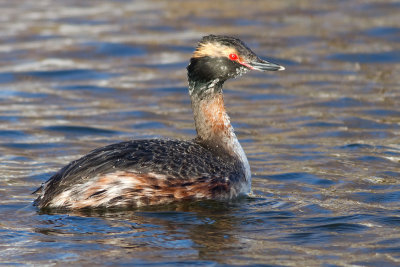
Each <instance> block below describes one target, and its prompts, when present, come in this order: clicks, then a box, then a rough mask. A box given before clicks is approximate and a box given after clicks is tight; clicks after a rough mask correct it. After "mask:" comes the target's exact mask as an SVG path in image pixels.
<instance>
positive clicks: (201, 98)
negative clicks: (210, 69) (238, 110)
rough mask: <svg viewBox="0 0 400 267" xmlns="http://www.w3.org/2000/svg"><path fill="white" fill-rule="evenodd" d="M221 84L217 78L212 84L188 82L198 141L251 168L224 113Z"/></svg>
mask: <svg viewBox="0 0 400 267" xmlns="http://www.w3.org/2000/svg"><path fill="white" fill-rule="evenodd" d="M222 85H223V82H220V81H219V80H218V79H215V80H213V81H209V82H198V81H192V80H190V81H189V93H190V96H191V100H192V109H193V113H194V121H195V126H196V131H197V138H196V140H197V141H198V142H199V143H201V144H203V145H205V146H206V147H208V148H209V149H211V150H214V151H216V152H221V153H224V154H228V155H230V156H233V157H235V158H237V159H239V160H240V161H241V162H243V163H245V164H247V165H248V162H247V158H246V155H245V154H244V151H243V149H242V147H241V145H240V144H239V141H238V139H237V137H236V135H235V133H234V130H233V127H232V125H231V123H230V120H229V116H228V114H227V113H226V110H225V106H224V98H223V95H222Z"/></svg>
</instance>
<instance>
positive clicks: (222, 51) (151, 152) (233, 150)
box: [35, 35, 284, 209]
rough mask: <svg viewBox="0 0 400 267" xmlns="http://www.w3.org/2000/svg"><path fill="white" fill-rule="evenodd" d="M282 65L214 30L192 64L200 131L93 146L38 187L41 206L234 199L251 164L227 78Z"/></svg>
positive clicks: (244, 190) (247, 186)
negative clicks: (230, 106) (233, 119)
mask: <svg viewBox="0 0 400 267" xmlns="http://www.w3.org/2000/svg"><path fill="white" fill-rule="evenodd" d="M252 69H254V70H261V71H264V70H272V71H276V70H283V69H284V68H283V67H282V66H280V65H277V64H274V63H270V62H267V61H264V60H261V59H260V58H258V57H257V56H256V55H255V54H254V53H253V52H252V51H251V50H250V49H249V48H248V47H247V46H246V45H245V44H244V43H243V42H242V41H240V40H239V39H237V38H233V37H228V36H216V35H209V36H205V37H203V39H202V40H201V41H200V42H199V44H198V46H197V48H196V50H195V52H194V53H193V56H192V58H191V60H190V63H189V65H188V67H187V70H188V80H189V94H190V96H191V100H192V109H193V113H194V120H195V126H196V131H197V137H196V138H195V139H194V140H189V141H181V140H168V139H149V140H132V141H127V142H121V143H117V144H112V145H108V146H105V147H102V148H98V149H96V150H93V151H92V152H90V153H89V154H87V155H85V156H83V157H82V158H80V159H78V160H75V161H73V162H71V163H69V164H68V165H67V166H65V167H64V168H62V169H61V170H60V171H58V172H57V173H56V174H54V175H53V176H52V177H51V178H50V179H49V180H48V181H47V182H46V183H44V184H43V185H42V186H41V187H40V188H38V190H36V191H35V192H37V193H39V196H38V198H37V199H36V200H35V205H37V206H38V207H39V208H67V209H81V208H96V207H105V208H110V207H139V206H144V205H155V204H165V203H170V202H173V201H178V200H185V199H188V200H194V199H218V200H227V199H232V198H235V197H238V196H241V195H247V194H249V193H250V192H251V172H250V166H249V163H248V161H247V157H246V155H245V153H244V151H243V149H242V147H241V145H240V144H239V141H238V139H237V138H236V135H235V133H234V131H233V128H232V126H231V124H230V120H229V117H228V115H227V113H226V111H225V107H224V101H223V95H222V85H223V83H224V82H225V81H226V80H227V79H229V78H234V77H236V76H238V75H241V74H243V73H245V72H247V71H249V70H252Z"/></svg>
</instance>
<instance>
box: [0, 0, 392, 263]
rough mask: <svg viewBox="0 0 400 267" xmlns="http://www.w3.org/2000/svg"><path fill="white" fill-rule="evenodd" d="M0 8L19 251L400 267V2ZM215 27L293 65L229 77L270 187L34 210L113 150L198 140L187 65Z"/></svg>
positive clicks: (1, 242)
mask: <svg viewBox="0 0 400 267" xmlns="http://www.w3.org/2000/svg"><path fill="white" fill-rule="evenodd" d="M0 6H1V9H2V16H1V18H0V21H1V23H0V29H1V32H2V34H1V36H0V88H1V90H0V217H1V220H0V247H1V249H0V263H1V264H3V265H56V264H59V265H67V264H73V265H85V264H99V265H146V266H153V265H154V266H168V265H169V266H192V265H197V266H216V265H217V266H219V265H220V266H230V265H244V266H253V265H256V264H260V265H261V264H266V265H270V266H299V265H303V266H318V265H322V266H348V265H357V266H377V265H381V266H398V265H399V264H400V249H399V248H400V234H399V233H400V209H399V207H400V180H399V179H400V138H399V136H400V108H399V103H400V75H399V73H400V64H399V63H400V57H399V55H400V38H399V36H400V35H399V33H400V23H399V19H398V14H399V12H400V4H399V3H398V2H395V1H393V2H391V1H377V0H376V1H375V0H370V1H357V0H356V1H339V0H337V1H294V2H290V1H268V3H267V2H265V1H242V2H239V1H220V2H219V3H218V5H217V4H216V3H215V1H178V0H177V1H168V3H167V2H164V1H105V0H96V1H85V2H82V1H66V0H60V1H48V0H38V1H23V2H20V1H14V2H13V1H3V2H2V3H0ZM209 33H214V34H229V35H236V36H238V37H240V38H241V39H243V40H244V41H245V42H246V43H247V44H248V45H249V46H250V47H251V48H253V50H254V51H255V52H256V53H257V54H259V55H260V56H261V57H264V58H267V59H270V60H272V61H275V62H277V63H280V64H282V65H284V66H285V67H286V71H284V72H279V73H250V74H248V75H246V76H245V77H242V78H240V79H235V80H231V81H228V82H227V83H226V84H225V87H224V88H225V100H226V104H227V109H228V111H229V114H230V117H231V119H232V123H233V125H234V127H235V129H236V132H237V135H238V137H239V139H240V141H241V144H242V146H243V148H244V150H245V151H246V154H247V155H248V158H249V161H250V165H251V168H252V174H253V190H254V194H255V197H254V198H250V199H242V200H237V201H233V202H230V203H219V202H212V201H210V202H208V201H206V202H197V203H190V202H189V203H179V204H176V205H169V206H162V207H151V208H144V209H140V210H134V211H132V210H130V211H97V212H88V211H87V212H57V213H48V212H47V213H46V212H40V211H38V210H37V209H35V208H34V207H32V201H33V199H34V198H35V197H34V195H31V192H32V191H34V190H35V189H36V188H37V187H38V186H39V185H40V184H41V183H42V182H44V181H46V180H47V179H48V178H49V177H50V176H51V175H52V174H53V173H54V172H55V171H57V170H58V169H59V168H61V167H62V166H63V165H65V164H66V163H68V162H69V161H71V160H74V159H76V158H77V157H79V156H81V155H84V154H85V153H87V152H88V151H90V150H92V149H94V148H96V147H99V146H103V145H106V144H110V143H113V142H118V141H121V140H130V139H133V138H152V137H169V138H180V139H189V138H193V137H194V135H195V130H194V128H193V119H192V112H191V109H190V99H189V96H188V95H187V89H186V86H187V82H186V72H185V67H186V65H187V62H188V59H189V57H190V54H191V53H192V51H193V47H194V46H195V44H196V42H197V41H198V40H199V39H200V38H201V36H203V35H206V34H209Z"/></svg>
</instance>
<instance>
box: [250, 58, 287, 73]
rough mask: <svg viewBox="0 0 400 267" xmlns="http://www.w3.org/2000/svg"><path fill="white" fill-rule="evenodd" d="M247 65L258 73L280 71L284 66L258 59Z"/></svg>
mask: <svg viewBox="0 0 400 267" xmlns="http://www.w3.org/2000/svg"><path fill="white" fill-rule="evenodd" d="M248 65H250V66H251V68H252V69H254V70H259V71H265V70H270V71H280V70H284V69H285V67H284V66H281V65H278V64H275V63H272V62H268V61H266V60H262V59H260V58H257V59H256V60H254V61H251V62H249V63H248Z"/></svg>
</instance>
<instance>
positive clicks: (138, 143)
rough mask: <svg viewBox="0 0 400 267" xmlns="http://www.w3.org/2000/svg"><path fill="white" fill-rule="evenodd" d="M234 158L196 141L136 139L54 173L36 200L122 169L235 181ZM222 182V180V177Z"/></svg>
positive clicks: (177, 176)
mask: <svg viewBox="0 0 400 267" xmlns="http://www.w3.org/2000/svg"><path fill="white" fill-rule="evenodd" d="M238 166H240V165H239V164H238V162H237V160H235V159H234V158H231V157H227V156H223V155H222V154H221V155H219V154H217V153H214V152H212V151H210V150H209V149H206V148H205V147H203V146H202V145H200V144H198V143H196V142H194V141H180V140H164V139H149V140H133V141H127V142H121V143H117V144H112V145H108V146H105V147H102V148H98V149H96V150H93V151H92V152H90V153H89V154H87V155H85V156H83V157H82V158H80V159H78V160H75V161H73V162H71V163H70V164H68V165H67V166H65V167H64V168H62V169H61V170H60V171H58V172H57V173H56V174H54V175H53V176H52V177H51V178H50V179H49V180H48V181H47V182H46V183H45V184H43V185H42V187H41V188H39V189H38V190H36V191H35V192H38V191H40V190H41V191H42V195H41V196H40V197H39V198H38V199H37V200H36V201H35V202H36V204H38V202H42V203H43V202H47V201H48V200H50V199H52V198H53V196H55V195H57V194H59V193H61V192H63V191H64V190H67V189H69V188H70V187H72V186H73V185H76V184H79V183H84V182H85V181H87V180H89V179H91V178H93V177H96V176H98V175H102V174H107V173H112V172H116V171H119V170H123V171H130V172H134V173H157V174H163V175H166V176H168V177H173V178H174V179H182V180H185V179H192V178H196V177H207V175H208V176H210V179H211V177H226V178H230V179H232V180H234V179H237V178H235V177H236V176H238V174H240V173H241V170H240V167H238ZM221 179H222V178H221Z"/></svg>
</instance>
